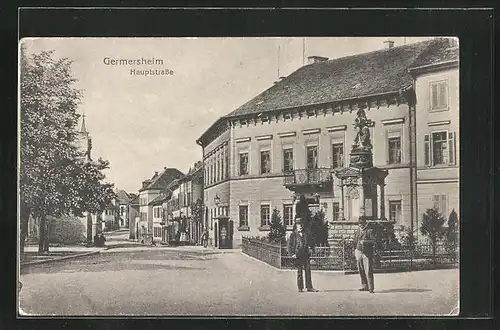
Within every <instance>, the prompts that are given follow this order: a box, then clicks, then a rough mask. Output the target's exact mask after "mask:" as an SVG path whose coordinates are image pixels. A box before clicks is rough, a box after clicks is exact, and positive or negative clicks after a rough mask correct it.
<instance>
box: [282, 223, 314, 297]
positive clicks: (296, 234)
mask: <svg viewBox="0 0 500 330" xmlns="http://www.w3.org/2000/svg"><path fill="white" fill-rule="evenodd" d="M295 221H296V223H295V225H294V231H293V232H292V233H291V234H290V238H289V240H288V254H289V255H290V256H292V258H293V260H294V263H295V266H296V267H297V287H298V289H299V292H303V291H304V279H303V272H305V274H306V290H307V291H308V292H318V290H316V289H314V288H313V284H312V279H311V263H310V261H311V260H310V259H311V253H312V252H313V251H314V244H313V240H312V236H311V232H310V231H309V230H308V229H306V226H305V223H304V219H303V218H296V219H295Z"/></svg>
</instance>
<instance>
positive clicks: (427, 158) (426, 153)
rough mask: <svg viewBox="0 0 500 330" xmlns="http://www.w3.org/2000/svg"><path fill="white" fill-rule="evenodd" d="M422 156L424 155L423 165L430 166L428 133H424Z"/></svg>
mask: <svg viewBox="0 0 500 330" xmlns="http://www.w3.org/2000/svg"><path fill="white" fill-rule="evenodd" d="M424 157H425V161H424V163H425V165H427V166H430V165H431V143H430V135H429V134H425V137H424ZM387 162H389V159H387Z"/></svg>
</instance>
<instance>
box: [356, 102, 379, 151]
mask: <svg viewBox="0 0 500 330" xmlns="http://www.w3.org/2000/svg"><path fill="white" fill-rule="evenodd" d="M356 115H357V117H356V119H355V120H354V128H356V129H358V132H357V134H356V138H355V139H354V144H353V145H352V149H353V150H361V151H370V150H371V149H372V142H371V139H370V129H369V128H370V127H373V126H375V122H374V121H373V120H371V119H368V118H366V114H365V111H364V110H363V109H359V110H358V112H357V113H356Z"/></svg>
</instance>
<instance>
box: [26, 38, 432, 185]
mask: <svg viewBox="0 0 500 330" xmlns="http://www.w3.org/2000/svg"><path fill="white" fill-rule="evenodd" d="M390 39H391V40H393V41H394V42H395V43H394V46H400V45H403V44H404V43H405V42H406V44H409V43H413V42H418V41H423V40H427V39H430V38H429V37H406V38H403V37H394V38H392V37H391V38H390ZM385 40H387V38H386V37H384V38H381V37H380V38H379V37H370V38H361V37H358V38H353V37H321V38H320V37H308V38H293V37H287V38H268V37H263V38H32V39H23V40H22V43H23V44H24V45H26V50H27V52H28V53H29V54H33V53H38V52H40V51H42V50H54V51H55V53H54V57H55V58H61V57H66V58H69V59H70V60H72V61H73V64H72V70H73V74H74V77H75V78H76V79H77V80H78V82H77V83H76V84H75V87H76V88H78V89H81V90H83V93H84V96H83V99H82V103H81V105H80V107H79V113H80V114H83V113H84V114H85V124H86V127H87V130H88V131H89V133H90V136H91V137H92V158H93V159H97V158H99V157H102V158H103V159H106V160H108V161H109V162H110V169H108V170H106V172H105V174H106V181H108V182H112V183H114V184H115V187H116V188H118V189H124V190H126V191H127V192H129V193H136V192H137V190H138V189H139V188H140V187H141V182H142V181H143V180H145V179H149V178H151V177H152V176H153V174H154V172H155V171H158V172H160V171H162V170H163V168H164V167H173V168H177V169H179V170H180V171H181V172H183V173H187V171H188V170H189V168H190V167H192V166H193V164H194V163H195V162H196V161H199V160H201V158H202V149H201V147H200V146H198V145H197V144H196V140H197V139H198V138H199V137H200V136H201V135H202V134H203V133H204V132H205V131H206V130H207V129H208V128H209V127H210V125H211V124H212V123H213V122H214V121H216V120H217V119H218V118H219V117H222V116H224V115H226V114H228V113H229V112H231V111H233V110H235V109H236V108H238V107H239V106H241V105H243V104H244V103H246V102H247V101H249V100H250V99H252V98H253V97H255V96H257V95H258V94H260V93H261V92H263V91H264V90H266V89H267V88H269V87H271V86H272V85H273V82H274V81H276V80H277V78H278V75H279V76H287V75H289V74H290V73H292V72H294V71H295V70H297V69H298V68H300V67H301V66H302V65H303V64H304V62H303V55H304V54H305V58H306V61H307V56H313V55H316V56H324V57H328V58H330V59H332V58H338V57H343V56H349V55H354V54H359V53H364V52H370V51H375V50H379V49H382V48H384V44H383V41H385ZM303 45H305V47H303ZM278 50H279V51H278ZM278 54H279V56H278ZM106 58H108V59H141V58H144V59H152V58H154V59H160V60H162V61H163V65H161V64H157V65H150V66H147V65H141V66H139V67H136V66H127V65H106V64H105V61H106V60H105V59H106ZM131 68H135V69H158V70H162V69H163V70H166V69H168V70H172V71H173V74H172V75H164V76H161V75H158V76H143V75H131V74H130V69H131ZM80 125H81V123H79V125H78V127H80Z"/></svg>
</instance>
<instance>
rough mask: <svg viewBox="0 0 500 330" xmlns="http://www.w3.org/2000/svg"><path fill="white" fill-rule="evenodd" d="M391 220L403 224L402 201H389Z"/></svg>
mask: <svg viewBox="0 0 500 330" xmlns="http://www.w3.org/2000/svg"><path fill="white" fill-rule="evenodd" d="M389 220H391V221H395V223H397V224H401V201H400V200H399V201H389Z"/></svg>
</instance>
